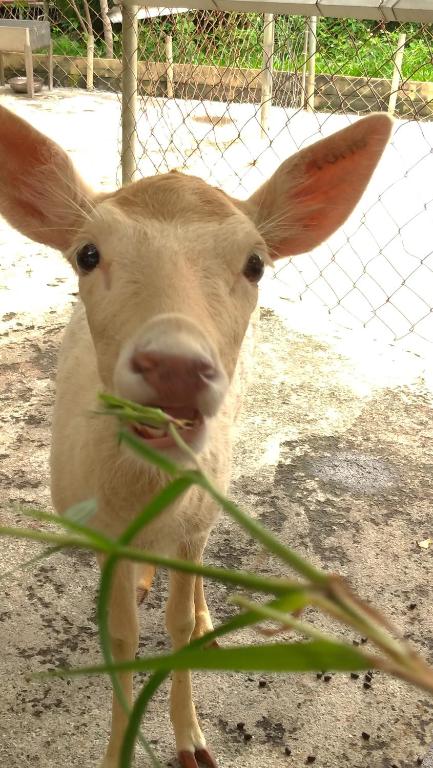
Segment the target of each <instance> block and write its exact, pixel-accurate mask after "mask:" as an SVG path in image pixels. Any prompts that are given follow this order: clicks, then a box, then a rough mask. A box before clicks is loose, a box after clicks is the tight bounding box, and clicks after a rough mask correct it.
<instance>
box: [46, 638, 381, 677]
mask: <svg viewBox="0 0 433 768" xmlns="http://www.w3.org/2000/svg"><path fill="white" fill-rule="evenodd" d="M372 667H374V657H373V656H369V655H367V654H364V653H363V652H362V651H360V650H357V649H355V648H353V647H352V646H350V645H346V644H345V643H333V642H329V641H326V640H312V641H311V642H300V643H268V644H260V645H237V646H232V647H229V648H205V649H204V648H199V649H195V648H194V649H193V650H191V649H190V648H189V647H188V646H186V647H185V648H183V649H182V650H181V651H177V652H176V653H172V654H163V655H160V656H149V657H145V658H141V659H136V660H135V661H128V662H122V663H120V664H113V665H110V666H107V665H100V666H94V667H81V668H79V669H68V670H58V671H57V670H56V671H55V672H51V673H50V675H53V676H55V677H58V676H63V677H64V676H67V677H70V676H71V677H75V676H76V675H100V674H103V673H104V674H105V673H108V674H111V673H112V672H122V671H127V670H130V671H134V672H143V671H145V670H155V671H167V672H168V671H169V670H175V669H191V670H193V669H200V670H208V671H232V672H314V671H319V670H323V669H332V670H333V671H335V672H351V671H355V670H363V669H371V668H372Z"/></svg>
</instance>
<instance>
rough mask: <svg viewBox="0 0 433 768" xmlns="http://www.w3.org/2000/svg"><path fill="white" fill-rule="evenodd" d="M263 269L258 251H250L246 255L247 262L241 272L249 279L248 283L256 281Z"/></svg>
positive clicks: (260, 276) (261, 275)
mask: <svg viewBox="0 0 433 768" xmlns="http://www.w3.org/2000/svg"><path fill="white" fill-rule="evenodd" d="M264 271H265V262H264V260H263V259H262V257H261V256H259V254H258V253H251V254H250V256H248V260H247V263H246V264H245V267H244V271H243V274H244V276H245V277H246V278H247V280H249V281H250V283H258V282H259V280H260V279H261V278H262V277H263V273H264Z"/></svg>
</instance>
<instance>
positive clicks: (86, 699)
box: [0, 94, 433, 768]
mask: <svg viewBox="0 0 433 768" xmlns="http://www.w3.org/2000/svg"><path fill="white" fill-rule="evenodd" d="M56 98H57V99H58V110H54V108H53V115H52V121H51V122H50V125H51V129H52V130H51V134H52V135H57V138H58V140H59V141H62V131H65V130H66V129H65V126H66V125H68V126H69V127H68V134H67V136H66V134H64V138H65V141H64V142H63V143H64V144H65V145H66V146H68V148H69V149H72V151H73V153H75V154H76V155H77V157H78V155H79V151H78V149H77V145H78V144H79V143H80V142H83V143H84V139H83V136H82V131H84V134H86V131H88V134H87V138H88V142H87V143H88V145H89V146H88V154H87V156H86V157H85V158H83V157H82V156H81V163H82V165H84V166H85V165H88V166H89V168H88V170H89V171H90V175H92V174H95V175H96V176H98V173H99V171H100V169H99V171H98V172H97V170H96V168H94V167H93V169H92V167H91V165H90V164H91V162H92V161H93V158H92V157H91V152H90V143H91V141H93V140H96V138H97V132H96V131H93V132H92V128H91V126H92V125H93V122H92V118H94V112H89V113H85V112H83V113H82V114H78V115H77V113H76V111H74V110H73V109H72V107H73V104H72V103H71V101H69V102H68V101H67V100H66V99H64V100H62V99H61V96H60V95H59V94H57V95H56ZM71 98H72V97H71ZM95 100H96V101H95V102H94V104H96V106H94V107H93V109H96V108H97V107H98V96H97V95H96V96H95ZM102 101H103V100H101V110H102V112H103V109H104V106H103V103H102ZM6 102H7V103H8V104H9V106H11V100H10V99H9V97H5V103H6ZM2 103H3V102H2ZM14 103H15V102H14ZM53 103H54V102H53ZM36 104H37V102H36V103H35V104H32V103H30V102H28V101H27V100H26V99H23V100H22V101H20V102H19V107H18V109H19V111H20V113H21V114H26V115H27V117H28V118H29V119H32V116H35V124H38V121H39V122H41V121H42V117H41V115H42V114H43V110H42V111H41V108H38V107H37V106H36ZM38 109H39V111H38ZM62 115H63V117H62ZM65 115H67V117H66V120H65ZM45 119H47V116H46V115H45ZM115 128H116V127H115V126H113V125H111V124H110V125H107V132H106V134H105V135H104V136H105V138H104V141H105V140H106V141H108V138H107V137H109V136H110V135H111V134H114V132H115ZM74 132H75V134H76V136H77V144H76V145H75V149H74V147H73V146H72V140H73V135H74ZM95 147H96V144H95ZM96 155H97V151H96V150H95V156H96ZM112 170H113V169H112V168H107V179H108V181H109V180H110V179H111V175H112ZM0 172H1V169H0ZM99 176H102V174H101V173H99ZM275 287H276V283H275V282H274V281H272V280H271V279H269V280H268V281H267V282H266V283H265V285H264V290H263V295H262V303H263V306H262V311H261V315H262V318H261V320H262V322H261V341H260V345H259V347H258V350H257V356H256V369H255V370H256V372H257V375H256V377H254V376H253V378H252V382H251V387H250V391H249V397H248V399H247V402H246V404H245V409H244V413H243V418H242V421H241V424H240V426H239V429H238V434H237V445H236V453H235V456H236V459H235V462H234V473H233V483H232V490H231V492H232V496H233V498H235V499H236V500H237V501H238V502H239V503H241V504H242V505H243V506H244V508H245V509H248V510H249V511H250V512H251V514H252V515H254V516H257V517H258V518H259V519H260V520H261V521H263V522H264V523H265V524H266V525H267V526H269V528H271V529H272V530H273V531H275V532H276V533H277V534H278V536H279V537H280V538H281V539H282V540H283V541H285V542H287V543H288V544H290V545H293V546H294V547H296V548H297V549H298V550H299V551H300V552H302V553H304V554H306V555H307V556H308V557H310V558H311V560H312V561H313V562H315V563H317V564H321V565H323V567H325V568H327V569H328V570H330V571H331V570H332V571H338V572H340V573H342V574H343V575H345V576H346V577H347V578H348V579H349V580H350V581H351V583H352V584H353V586H354V587H355V588H356V589H357V590H358V591H359V592H360V593H361V594H362V595H363V596H364V597H366V598H367V599H369V600H371V601H372V602H373V603H374V604H375V605H377V606H380V607H381V608H382V609H383V610H384V612H385V613H386V614H387V615H388V616H389V617H390V618H391V619H392V620H393V621H394V622H395V623H396V624H397V625H398V626H399V627H400V628H401V629H402V631H403V632H404V633H405V635H406V637H407V638H408V639H409V640H410V641H411V642H412V643H413V645H414V647H415V648H417V649H418V650H419V651H420V652H421V653H422V654H423V655H424V656H425V657H426V658H428V659H430V661H433V612H432V600H431V583H432V577H433V560H432V556H433V547H432V548H429V549H422V548H420V547H419V546H418V543H417V542H419V541H422V540H423V539H426V538H428V537H432V538H433V530H432V520H431V506H432V497H433V491H432V483H431V471H432V466H433V448H432V445H433V441H432V432H433V429H432V390H433V376H432V369H431V365H430V366H429V361H426V360H424V359H423V358H422V357H419V356H416V355H413V354H410V353H407V352H405V351H404V350H402V349H399V348H395V347H394V348H393V347H387V346H384V345H382V344H379V343H373V342H372V341H371V340H370V339H369V338H368V337H367V336H366V334H365V333H362V332H355V331H352V332H347V331H344V330H342V329H341V328H337V327H335V326H332V325H331V324H328V323H327V322H326V320H325V318H323V317H322V316H319V315H318V314H316V315H312V314H311V313H310V312H309V311H308V309H307V310H304V309H302V305H301V306H299V305H295V304H292V303H289V302H287V301H284V300H281V299H280V298H279V296H278V290H276V289H275ZM74 293H75V282H74V280H73V278H72V277H71V275H70V274H69V272H68V270H67V267H66V265H65V264H63V262H62V261H61V259H60V257H59V256H57V255H56V254H54V253H53V252H50V251H48V249H45V248H43V247H42V246H38V245H34V244H31V243H29V242H28V241H26V240H24V239H23V238H21V237H19V236H18V235H16V234H15V233H13V232H12V231H11V230H10V229H9V228H8V227H7V226H6V225H5V224H4V223H1V224H0V308H1V311H2V321H1V330H0V392H1V404H2V408H1V412H0V419H1V422H2V429H1V434H0V441H1V445H0V458H1V464H0V502H1V513H0V514H1V520H2V522H5V523H10V524H13V523H20V522H21V521H22V520H23V517H22V515H21V514H20V512H19V509H18V507H20V506H37V507H40V508H44V509H49V505H50V501H49V491H48V473H47V455H48V446H49V423H50V413H51V405H52V400H53V391H54V372H55V365H56V362H55V360H56V354H57V349H58V345H59V342H60V338H61V334H62V329H63V327H64V325H65V323H66V322H67V319H68V317H69V315H70V311H71V306H72V304H73V302H74V301H75V300H76V298H75V296H74ZM1 551H2V569H4V570H6V569H9V568H13V567H15V566H17V565H18V564H19V563H20V562H22V561H23V560H25V559H26V558H29V557H30V556H31V555H32V554H33V553H34V552H35V551H36V550H35V549H34V548H33V547H31V546H27V545H25V544H23V543H20V542H14V541H10V540H3V541H2V545H1ZM207 562H209V563H213V564H216V565H220V566H223V567H224V566H226V567H239V568H247V569H252V570H254V571H256V572H258V573H277V572H281V571H280V568H279V566H278V565H276V564H275V563H274V562H272V560H270V559H269V558H268V557H267V556H266V555H264V554H263V553H262V552H261V550H260V549H259V548H258V547H256V546H255V545H253V544H251V542H250V540H249V539H248V537H247V536H246V535H244V534H243V532H241V531H239V530H238V529H237V528H236V526H235V525H234V524H232V523H231V522H230V521H228V520H226V519H224V520H223V521H222V522H221V524H220V525H219V527H218V529H217V530H215V532H214V534H213V536H212V538H211V541H210V545H209V547H208V550H207ZM1 586H2V593H3V597H2V599H1V603H0V647H1V648H2V654H1V658H0V675H1V691H2V693H1V697H0V712H1V717H0V765H1V766H7V768H27V766H40V768H58V766H67V768H93V767H94V766H97V765H98V761H99V759H100V757H101V754H102V752H103V749H104V745H105V741H106V738H107V732H108V727H109V685H108V683H107V681H106V680H104V679H96V678H91V679H84V678H83V679H81V680H79V681H78V680H73V681H64V680H53V681H49V682H47V681H43V682H41V681H39V680H34V679H31V678H29V674H31V673H33V672H38V671H42V670H47V669H50V668H53V667H55V666H59V665H60V666H64V665H81V664H89V663H92V662H97V661H98V660H99V659H100V656H99V650H98V642H97V629H96V623H95V595H96V589H97V571H96V568H95V565H94V562H93V558H92V557H91V556H90V555H86V554H77V553H69V552H68V553H62V554H58V555H56V556H55V557H52V558H51V559H50V560H46V561H45V562H43V563H41V564H39V565H37V566H36V567H35V568H34V569H33V570H30V571H26V572H23V573H21V572H17V573H16V575H15V576H14V577H13V578H11V579H9V580H8V581H2V583H1ZM231 593H232V590H231V589H229V588H226V587H221V586H217V585H214V584H209V587H208V596H209V603H210V607H211V610H212V614H213V616H214V619H215V620H216V621H218V620H223V619H224V618H225V617H226V616H227V615H228V613H229V612H230V610H231V609H230V608H229V607H228V605H227V598H228V596H229V595H230V594H231ZM164 596H165V577H164V575H160V576H159V577H158V580H157V582H156V584H155V585H154V588H153V590H152V593H151V595H150V597H149V600H148V601H147V602H146V603H145V604H144V605H143V607H142V611H141V650H142V651H143V652H144V650H146V652H157V651H160V650H164V649H166V648H167V647H168V646H167V639H166V636H165V633H164V630H163V603H164ZM349 637H350V638H351V639H355V637H354V636H353V635H352V634H349ZM243 639H245V637H244V638H243ZM246 639H250V640H251V639H253V634H252V633H246ZM195 680H196V685H195V688H196V700H197V708H198V712H199V714H200V717H201V720H202V723H203V727H204V730H205V732H206V735H207V738H208V742H209V744H210V745H211V746H212V749H213V750H214V752H215V754H216V755H217V756H218V758H219V766H220V768H257V767H258V766H261V767H263V768H274V767H275V768H282V767H283V766H288V767H290V768H291V767H292V766H293V768H300V766H303V765H305V764H313V763H314V766H315V768H316V766H317V768H337V767H338V768H340V767H341V768H393V767H395V766H397V767H398V768H412V766H417V765H420V764H421V759H422V758H423V757H424V756H425V755H426V753H427V752H428V748H429V744H430V743H431V741H432V740H433V739H432V736H433V699H432V698H429V697H428V695H427V694H425V693H424V692H422V691H417V690H414V689H412V688H410V687H409V686H408V685H406V684H403V683H400V682H397V681H395V680H392V679H390V678H388V677H386V676H385V675H383V674H379V673H378V674H375V675H374V676H373V681H372V685H371V688H369V689H367V688H365V687H364V679H363V676H360V677H359V678H358V679H353V678H351V677H350V676H349V675H347V674H342V675H331V679H330V680H328V681H327V682H326V681H325V680H324V679H323V678H322V679H318V678H317V677H316V675H315V674H305V675H299V676H297V675H287V676H282V677H277V676H273V675H257V674H252V675H245V674H242V675H236V674H227V675H217V674H212V675H210V674H209V675H205V674H197V675H196V676H195ZM139 682H140V680H139V679H138V680H137V684H138V683H139ZM239 723H244V724H245V725H244V728H243V729H240V728H239V727H237V725H238V724H239ZM144 730H145V733H146V735H147V736H148V738H149V739H150V740H151V742H152V743H153V744H154V746H155V750H156V752H157V754H158V756H159V757H160V758H161V761H162V764H163V765H167V766H168V765H172V766H174V765H175V760H174V745H173V740H172V735H171V732H170V728H169V723H168V716H167V688H166V687H163V688H162V690H161V691H160V692H159V693H158V695H157V696H156V698H155V700H154V701H153V703H152V706H151V708H150V711H149V713H148V715H147V717H146V720H145V723H144ZM363 733H364V734H368V736H369V738H367V737H366V736H365V737H363V735H362V734H363ZM244 734H247V736H245V735H244ZM249 736H251V738H249ZM313 758H315V760H314V761H313ZM424 764H425V766H426V767H427V765H428V762H427V761H426V762H425V763H424ZM136 765H137V766H139V765H143V766H144V765H146V759H145V757H144V756H143V755H142V754H141V753H139V754H138V757H137V760H136Z"/></svg>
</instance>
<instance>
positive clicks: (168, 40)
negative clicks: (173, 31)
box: [165, 35, 174, 99]
mask: <svg viewBox="0 0 433 768" xmlns="http://www.w3.org/2000/svg"><path fill="white" fill-rule="evenodd" d="M165 56H166V59H167V97H168V98H169V99H172V98H173V94H174V66H173V38H172V36H171V35H166V36H165Z"/></svg>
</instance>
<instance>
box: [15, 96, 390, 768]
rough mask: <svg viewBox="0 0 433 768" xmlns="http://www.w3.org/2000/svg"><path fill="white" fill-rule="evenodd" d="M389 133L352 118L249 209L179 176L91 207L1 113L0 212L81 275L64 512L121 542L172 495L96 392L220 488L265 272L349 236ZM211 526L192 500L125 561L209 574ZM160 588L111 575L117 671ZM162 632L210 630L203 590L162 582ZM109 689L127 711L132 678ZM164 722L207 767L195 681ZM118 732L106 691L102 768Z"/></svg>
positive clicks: (136, 576) (131, 575) (68, 173)
mask: <svg viewBox="0 0 433 768" xmlns="http://www.w3.org/2000/svg"><path fill="white" fill-rule="evenodd" d="M391 128H392V120H391V118H389V117H388V116H387V115H386V114H380V113H377V114H372V115H369V116H367V117H364V118H361V119H356V120H354V121H353V122H352V123H351V124H350V125H348V126H347V127H345V128H343V129H342V130H339V131H338V132H336V133H334V134H332V135H331V136H328V137H326V138H322V139H321V140H319V141H318V142H316V143H314V144H312V145H310V146H308V147H305V148H303V149H302V150H301V151H299V152H297V153H295V154H293V155H292V156H291V157H289V158H288V159H286V160H285V161H284V162H283V163H282V164H281V165H280V166H279V167H278V169H277V170H276V171H275V173H274V174H273V175H272V176H271V177H270V178H269V179H268V180H267V181H266V182H265V183H263V185H262V186H260V187H259V189H257V191H255V192H254V194H252V195H251V196H250V197H249V198H248V199H246V200H237V199H234V198H233V197H230V196H229V195H227V194H226V193H225V192H224V191H222V190H220V189H217V188H215V187H212V186H210V185H208V184H207V183H206V182H204V181H203V180H201V179H199V178H196V177H194V176H190V175H186V174H181V173H179V172H177V171H174V172H169V173H165V174H161V175H156V176H153V177H149V178H141V179H139V180H137V181H135V182H132V183H131V184H128V185H126V186H124V187H122V188H119V189H117V190H116V191H112V192H94V191H93V190H91V189H90V188H89V187H88V186H87V185H86V184H85V183H84V181H82V180H81V178H80V177H79V175H78V173H77V172H76V170H75V168H74V166H73V164H72V162H71V160H70V158H69V157H68V155H67V154H66V152H65V151H63V150H62V149H61V148H60V146H58V145H57V144H56V143H55V142H53V141H52V140H51V139H49V138H47V137H46V136H45V135H43V134H42V133H40V132H38V131H37V130H36V129H34V128H33V127H32V126H31V125H30V124H28V123H27V122H25V121H24V120H23V119H21V118H19V117H17V116H16V115H15V114H13V113H12V112H10V111H9V110H7V109H5V108H4V107H0V214H2V216H3V217H4V218H5V219H6V220H7V221H8V222H9V224H10V225H12V227H14V228H16V229H17V230H19V231H20V232H21V233H22V234H23V235H24V236H25V237H27V238H30V239H32V240H33V241H36V242H38V243H43V244H44V245H46V246H50V247H52V248H55V249H57V250H59V251H60V252H61V253H62V254H63V255H64V256H65V258H66V259H67V260H68V261H69V263H70V265H71V267H72V269H74V270H75V272H76V273H77V275H78V284H79V300H78V303H77V305H76V307H75V308H74V311H73V314H72V319H71V320H70V323H69V325H68V327H67V329H66V332H65V335H64V339H63V343H62V345H61V350H60V353H59V360H58V373H57V384H56V398H55V406H54V417H53V426H52V447H51V459H50V464H51V490H52V499H53V505H54V508H55V509H56V511H57V512H58V513H59V514H60V515H62V514H64V513H65V511H66V510H67V509H69V508H70V507H71V506H73V505H75V504H77V503H79V502H81V501H83V500H87V499H89V498H94V499H96V502H97V509H96V512H95V515H94V518H93V519H92V526H93V527H94V528H95V529H96V530H98V531H100V532H102V533H104V534H106V535H108V536H110V537H113V538H115V537H118V536H120V535H121V534H122V532H123V531H124V530H125V528H126V527H127V526H128V525H129V524H130V523H131V521H132V520H133V519H134V518H135V516H136V515H137V514H138V513H139V511H140V510H141V509H142V508H143V505H144V503H146V502H147V501H149V500H150V499H151V498H152V497H153V496H154V495H155V494H156V493H157V492H158V491H159V490H161V489H162V488H163V486H164V484H165V483H166V481H167V478H166V477H165V476H164V473H163V472H161V471H160V470H158V469H157V468H156V467H154V466H153V465H151V464H150V463H148V462H146V461H138V460H137V457H136V456H135V455H134V454H133V453H132V452H131V451H130V450H128V449H127V448H125V447H124V446H123V447H122V445H119V441H118V439H117V427H116V424H115V423H114V420H110V419H102V418H101V419H95V418H94V417H93V415H92V414H93V413H94V410H95V407H96V403H97V396H98V393H100V392H108V393H114V394H115V395H117V396H119V397H123V398H126V399H128V400H132V401H134V402H136V403H139V404H142V405H153V406H155V407H160V408H162V409H163V410H164V411H165V412H166V413H167V414H169V415H170V416H173V417H174V418H177V419H186V420H188V425H189V428H188V429H186V428H185V429H181V430H180V432H179V434H180V435H181V437H182V438H183V440H185V441H186V442H187V444H188V446H189V447H190V449H191V450H192V451H193V452H195V454H196V455H197V456H198V457H199V458H200V464H201V466H202V467H203V469H204V471H205V472H206V473H208V474H209V476H210V477H211V479H212V481H213V483H214V484H216V485H217V486H218V487H219V488H220V489H221V490H222V491H223V492H224V491H225V489H226V488H227V484H228V481H229V477H230V462H231V433H232V423H233V419H234V413H235V411H236V407H237V406H236V402H237V395H236V388H237V386H238V385H237V384H236V381H237V378H236V377H237V376H238V372H239V370H240V366H239V364H238V360H240V359H242V343H243V340H244V337H245V334H246V331H247V328H248V325H249V322H250V318H251V316H252V315H253V313H254V310H255V307H256V305H257V302H258V284H259V282H260V279H261V277H262V276H263V274H264V271H265V268H266V266H272V265H273V264H274V263H275V262H276V261H277V260H278V259H281V258H283V257H293V256H295V255H297V254H302V253H306V252H309V251H311V250H312V249H313V248H315V247H316V246H317V245H319V244H320V243H322V242H323V241H324V240H326V239H327V238H328V237H329V236H330V235H331V234H332V233H333V232H334V231H335V230H337V229H338V227H340V226H341V225H342V224H343V222H344V221H345V219H346V218H347V217H348V216H349V214H350V213H351V212H352V211H353V209H354V207H355V206H356V204H357V203H358V201H359V200H360V198H361V196H362V194H363V192H364V190H365V188H366V186H367V184H368V182H369V180H370V178H371V176H372V174H373V171H374V169H375V167H376V165H377V163H378V161H379V159H380V157H381V154H382V152H383V150H384V148H385V146H386V144H387V142H388V140H389V137H390V133H391ZM131 429H133V431H134V434H135V436H136V437H137V438H138V439H139V440H140V441H143V443H144V444H146V445H148V446H150V447H152V448H154V449H155V450H157V451H159V452H161V453H163V454H166V455H168V456H170V457H173V456H174V457H177V458H178V459H179V460H181V457H180V456H179V448H178V446H177V444H176V443H175V442H174V441H173V437H172V436H171V435H170V434H168V433H166V432H161V431H160V430H157V429H155V428H152V427H147V426H145V425H143V424H136V425H131ZM219 514H220V510H219V508H218V505H217V504H216V502H215V501H213V500H212V499H209V498H208V497H206V495H205V493H204V492H203V491H202V490H201V489H200V488H198V487H195V486H194V487H191V488H190V489H189V490H188V491H187V492H186V493H185V494H184V495H183V496H182V497H181V498H180V499H178V500H176V502H174V503H173V504H172V505H171V506H170V507H169V508H167V509H166V510H164V512H163V513H162V514H161V515H160V516H159V517H157V518H155V519H153V520H152V521H151V522H150V523H149V524H148V525H147V526H145V528H144V529H143V530H142V531H141V532H140V533H139V534H138V536H137V538H136V539H135V540H134V546H135V547H142V548H143V549H145V550H147V551H149V552H154V553H157V554H159V555H165V556H170V557H177V558H183V559H185V560H189V561H191V562H193V563H201V562H202V558H203V552H204V549H205V546H206V543H207V540H208V537H209V534H210V532H211V530H212V528H213V527H214V525H215V524H216V522H217V520H218V517H219ZM100 564H102V562H101V563H100ZM152 577H153V569H152V568H151V567H150V566H146V567H139V566H138V565H137V564H136V563H133V562H131V561H127V560H122V561H120V562H119V563H118V565H117V568H116V571H115V574H114V579H113V583H112V590H111V594H110V599H109V616H108V621H109V633H110V644H111V652H112V657H113V659H114V661H115V662H124V661H129V660H131V659H134V658H135V654H136V651H137V648H138V636H139V626H138V613H137V610H138V609H137V589H141V590H142V593H143V594H144V593H146V591H147V590H148V589H150V585H151V582H152ZM166 628H167V630H168V633H169V635H170V638H171V643H172V647H173V648H174V649H179V648H181V647H183V646H184V645H186V644H188V643H189V642H190V640H191V638H197V637H198V638H200V637H203V635H204V634H205V633H206V632H208V631H211V630H212V619H211V616H210V613H209V609H208V606H207V603H206V598H205V594H204V588H203V580H202V578H201V577H199V576H195V575H193V574H191V573H184V572H182V573H180V572H171V574H170V575H169V596H168V600H167V605H166ZM119 679H120V685H121V689H122V691H123V695H124V697H125V699H126V701H127V702H128V704H129V706H132V702H133V688H132V683H133V681H132V673H130V672H127V671H125V672H122V673H121V674H120V675H119ZM170 717H171V722H172V726H173V730H174V736H175V741H176V750H177V756H178V760H179V763H180V765H181V766H182V768H199V766H200V765H204V766H208V767H209V768H216V766H217V762H216V758H215V757H214V756H213V754H212V751H211V749H210V748H209V747H208V745H207V743H206V739H205V736H204V734H203V732H202V730H201V728H200V724H199V722H198V719H197V715H196V711H195V706H194V702H193V695H192V682H191V673H190V672H189V671H184V670H182V671H175V672H173V674H172V681H171V692H170ZM126 726H127V715H126V714H125V711H124V709H123V708H122V706H121V704H120V703H119V701H118V698H117V696H116V694H115V693H113V701H112V719H111V732H110V736H109V740H108V746H107V748H106V751H105V753H104V756H103V758H102V763H101V766H102V768H119V755H120V750H121V745H122V741H123V738H124V734H125V730H126Z"/></svg>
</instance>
